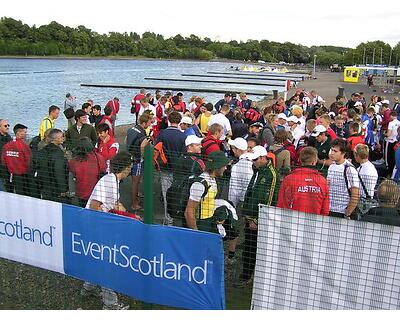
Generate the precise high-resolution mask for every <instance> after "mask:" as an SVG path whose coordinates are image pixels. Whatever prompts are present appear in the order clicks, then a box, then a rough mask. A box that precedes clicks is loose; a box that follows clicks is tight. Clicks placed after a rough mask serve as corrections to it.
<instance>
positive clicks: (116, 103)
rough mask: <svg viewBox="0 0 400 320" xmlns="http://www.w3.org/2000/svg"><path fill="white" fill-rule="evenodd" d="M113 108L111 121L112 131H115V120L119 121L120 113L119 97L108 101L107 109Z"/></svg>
mask: <svg viewBox="0 0 400 320" xmlns="http://www.w3.org/2000/svg"><path fill="white" fill-rule="evenodd" d="M108 106H109V107H111V109H112V112H111V121H112V129H113V130H114V128H115V120H117V114H118V112H119V107H120V105H119V99H118V98H117V97H114V98H113V99H112V100H110V101H108V102H107V104H106V105H105V107H108Z"/></svg>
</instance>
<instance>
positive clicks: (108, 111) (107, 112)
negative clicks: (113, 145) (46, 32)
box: [97, 106, 114, 137]
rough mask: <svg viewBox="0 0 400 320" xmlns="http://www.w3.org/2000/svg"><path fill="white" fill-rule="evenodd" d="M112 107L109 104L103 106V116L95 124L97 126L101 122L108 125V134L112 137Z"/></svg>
mask: <svg viewBox="0 0 400 320" xmlns="http://www.w3.org/2000/svg"><path fill="white" fill-rule="evenodd" d="M111 114H112V108H111V107H110V106H106V107H105V108H104V116H103V118H102V119H101V120H100V122H99V124H98V125H97V126H99V125H100V124H102V123H105V124H106V125H108V127H109V128H110V131H109V133H110V136H111V137H114V130H113V126H112V117H111Z"/></svg>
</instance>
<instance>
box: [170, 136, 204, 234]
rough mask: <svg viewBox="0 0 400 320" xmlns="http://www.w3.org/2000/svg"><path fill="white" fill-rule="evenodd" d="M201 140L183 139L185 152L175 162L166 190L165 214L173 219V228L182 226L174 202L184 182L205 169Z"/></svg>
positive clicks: (195, 137)
mask: <svg viewBox="0 0 400 320" xmlns="http://www.w3.org/2000/svg"><path fill="white" fill-rule="evenodd" d="M202 140H203V139H202V138H199V137H197V136H195V135H190V136H188V137H187V138H186V139H185V146H186V152H185V153H182V154H181V155H180V156H179V158H178V159H177V161H176V165H175V168H174V172H173V178H172V184H171V187H170V188H168V190H167V197H166V198H167V213H168V215H169V216H171V217H172V218H173V223H174V225H175V226H178V227H181V226H182V225H183V220H182V219H183V217H182V216H180V215H179V214H177V209H176V207H174V205H175V203H176V200H177V199H179V195H180V193H181V192H182V190H183V188H184V184H185V182H187V180H188V179H189V177H190V176H196V177H198V176H199V175H201V174H202V173H203V172H204V171H205V169H206V166H205V163H204V161H203V160H202V159H201V141H202Z"/></svg>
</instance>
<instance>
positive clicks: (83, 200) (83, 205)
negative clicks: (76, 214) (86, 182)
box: [78, 198, 88, 208]
mask: <svg viewBox="0 0 400 320" xmlns="http://www.w3.org/2000/svg"><path fill="white" fill-rule="evenodd" d="M87 202H88V199H86V200H85V199H81V198H78V206H80V207H81V208H86V204H87Z"/></svg>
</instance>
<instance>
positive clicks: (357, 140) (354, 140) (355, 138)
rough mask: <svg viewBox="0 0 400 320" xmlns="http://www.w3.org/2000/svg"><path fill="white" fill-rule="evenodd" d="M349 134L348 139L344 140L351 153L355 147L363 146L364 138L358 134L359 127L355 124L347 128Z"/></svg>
mask: <svg viewBox="0 0 400 320" xmlns="http://www.w3.org/2000/svg"><path fill="white" fill-rule="evenodd" d="M349 133H350V137H348V138H347V139H346V140H347V142H348V144H349V146H350V148H351V151H354V150H355V149H356V145H358V144H365V140H364V136H363V135H362V134H360V125H359V124H358V123H357V122H353V123H352V124H351V125H350V126H349ZM352 159H353V157H352ZM353 163H354V162H353Z"/></svg>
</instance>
